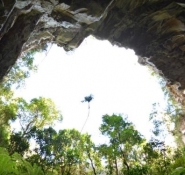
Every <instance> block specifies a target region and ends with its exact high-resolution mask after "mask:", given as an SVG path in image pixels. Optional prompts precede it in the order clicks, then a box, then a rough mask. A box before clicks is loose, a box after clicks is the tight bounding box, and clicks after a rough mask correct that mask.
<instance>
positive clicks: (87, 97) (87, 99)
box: [81, 94, 94, 103]
mask: <svg viewBox="0 0 185 175" xmlns="http://www.w3.org/2000/svg"><path fill="white" fill-rule="evenodd" d="M93 98H94V97H93V95H92V94H90V95H89V96H86V97H84V100H82V101H81V102H82V103H83V102H88V103H89V102H91V100H92V99H93Z"/></svg>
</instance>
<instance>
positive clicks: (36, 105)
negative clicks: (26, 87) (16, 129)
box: [17, 97, 62, 135]
mask: <svg viewBox="0 0 185 175" xmlns="http://www.w3.org/2000/svg"><path fill="white" fill-rule="evenodd" d="M17 104H18V114H17V115H18V119H19V121H20V124H21V129H22V131H23V135H27V134H29V132H30V130H31V129H32V128H33V127H34V126H35V127H37V128H38V129H42V128H43V127H44V126H50V125H52V124H53V122H54V121H55V120H59V121H61V120H62V115H61V113H60V111H59V110H57V109H56V107H55V104H54V103H53V101H52V100H51V99H46V98H43V97H40V98H38V99H37V98H34V99H32V100H31V101H30V103H27V102H26V101H25V100H24V99H22V98H18V99H17Z"/></svg>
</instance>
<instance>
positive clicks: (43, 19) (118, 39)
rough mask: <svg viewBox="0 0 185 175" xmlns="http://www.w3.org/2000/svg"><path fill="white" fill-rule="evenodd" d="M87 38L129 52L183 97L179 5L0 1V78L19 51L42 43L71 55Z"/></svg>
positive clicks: (127, 0)
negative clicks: (62, 49)
mask: <svg viewBox="0 0 185 175" xmlns="http://www.w3.org/2000/svg"><path fill="white" fill-rule="evenodd" d="M90 34H92V35H94V36H95V37H97V38H98V39H106V40H109V41H110V42H111V43H112V44H116V45H118V46H120V47H126V48H131V49H134V50H135V52H136V54H137V55H138V56H139V58H140V59H139V62H140V63H141V64H150V65H152V66H154V67H155V68H156V69H157V70H158V71H159V72H160V74H161V75H163V76H164V77H165V78H166V79H167V80H168V82H169V84H172V85H174V84H178V88H177V90H178V91H179V92H180V95H181V96H183V90H184V89H185V2H184V0H174V1H172V0H103V1H102V0H63V1H62V0H17V1H16V2H15V0H0V79H2V78H3V76H4V75H6V74H7V73H8V71H9V70H10V68H11V67H12V65H13V64H14V63H15V61H16V60H17V58H18V57H19V56H20V55H21V53H22V52H26V51H28V50H29V49H32V48H35V47H37V46H38V45H42V44H44V43H46V42H53V43H56V44H58V45H59V46H61V47H64V49H65V50H72V49H74V48H77V47H78V46H79V45H80V43H81V42H82V41H83V39H84V38H85V37H87V36H88V35H90Z"/></svg>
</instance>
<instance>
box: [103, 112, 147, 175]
mask: <svg viewBox="0 0 185 175" xmlns="http://www.w3.org/2000/svg"><path fill="white" fill-rule="evenodd" d="M102 119H103V124H101V127H100V131H101V132H102V134H103V135H105V136H108V138H109V145H107V146H105V145H104V146H103V148H104V149H109V150H111V151H110V152H109V151H108V152H107V151H106V154H107V153H108V155H109V159H110V158H112V159H113V162H114V163H115V170H116V174H117V175H118V172H119V171H120V170H119V167H118V161H119V160H121V162H122V167H125V168H126V172H129V170H130V168H131V166H132V154H133V147H134V146H135V147H137V145H139V144H141V143H142V142H143V141H144V139H143V138H142V136H141V134H140V133H139V132H138V131H137V130H135V129H134V126H133V124H132V123H130V122H128V121H127V119H126V118H123V117H122V116H117V115H114V114H113V115H112V116H109V115H104V116H103V117H102ZM103 153H104V151H103ZM109 161H110V160H109ZM125 168H123V170H122V171H125Z"/></svg>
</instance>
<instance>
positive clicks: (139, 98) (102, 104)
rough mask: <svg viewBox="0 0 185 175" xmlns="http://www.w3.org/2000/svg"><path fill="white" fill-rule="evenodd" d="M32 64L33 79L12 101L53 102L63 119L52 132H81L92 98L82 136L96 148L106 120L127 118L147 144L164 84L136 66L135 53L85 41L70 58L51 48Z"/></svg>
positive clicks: (90, 39)
mask: <svg viewBox="0 0 185 175" xmlns="http://www.w3.org/2000/svg"><path fill="white" fill-rule="evenodd" d="M35 64H37V65H38V71H37V73H32V75H31V77H30V78H28V79H27V80H26V81H25V82H26V86H25V88H20V89H17V90H16V91H15V95H16V96H17V97H18V96H21V97H23V98H24V99H26V100H28V101H29V100H31V99H32V98H33V97H34V98H37V97H39V96H43V97H46V98H51V99H52V100H53V101H54V102H55V104H56V105H57V106H58V107H59V108H60V110H61V111H62V115H63V121H62V123H60V124H57V125H56V128H58V129H63V128H75V129H77V130H79V131H80V130H81V129H82V126H83V123H84V121H85V120H86V115H87V106H86V104H82V103H81V100H83V97H85V96H87V95H89V94H93V96H94V99H93V101H92V104H91V113H90V116H89V119H88V121H87V123H86V125H85V127H84V130H83V132H84V133H85V132H88V133H89V134H91V135H92V136H93V139H94V140H95V141H96V142H100V140H101V141H102V138H101V136H100V133H99V126H100V124H101V122H102V116H103V115H105V114H109V115H112V114H126V115H128V119H129V120H130V121H132V122H133V123H134V124H135V126H136V128H137V129H138V130H139V131H140V132H141V133H142V134H143V135H144V136H145V137H147V138H148V139H150V136H151V132H150V130H151V128H152V127H153V126H152V123H151V122H150V121H149V116H150V114H151V113H152V110H153V105H154V104H158V108H160V109H158V110H163V109H164V108H166V105H167V102H166V97H165V95H164V92H163V90H162V88H161V86H163V87H164V84H165V81H164V80H162V78H161V77H160V76H159V75H157V73H155V72H154V71H153V70H152V69H151V68H149V67H147V66H143V65H140V64H139V63H138V57H137V56H136V55H135V53H134V51H133V50H130V49H125V48H119V47H118V46H113V45H111V43H110V42H108V41H106V40H104V41H102V40H97V39H95V38H94V37H93V36H89V37H88V38H86V39H85V40H84V41H83V43H82V44H81V45H80V46H79V48H78V49H76V50H74V51H69V52H66V51H64V49H63V48H61V47H58V46H57V45H55V44H49V46H48V49H47V51H46V52H43V53H38V54H36V56H35ZM161 80H162V81H161ZM160 81H161V82H162V83H163V85H161V84H159V82H160ZM159 106H160V107H159ZM143 126H145V127H143ZM170 142H171V140H170Z"/></svg>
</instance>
